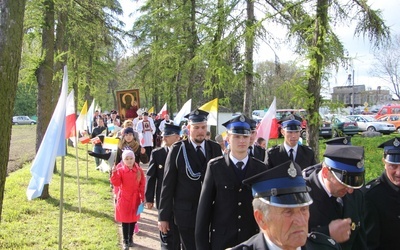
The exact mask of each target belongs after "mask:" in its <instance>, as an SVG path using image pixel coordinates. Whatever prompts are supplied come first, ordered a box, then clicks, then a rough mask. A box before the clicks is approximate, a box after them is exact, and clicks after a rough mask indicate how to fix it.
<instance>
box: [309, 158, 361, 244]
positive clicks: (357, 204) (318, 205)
mask: <svg viewBox="0 0 400 250" xmlns="http://www.w3.org/2000/svg"><path fill="white" fill-rule="evenodd" d="M314 168H315V170H314V171H313V172H312V173H311V174H310V175H309V176H306V177H305V179H306V182H307V185H308V186H309V187H311V191H310V195H311V198H312V199H313V203H312V204H311V205H310V219H309V221H308V230H310V231H316V232H321V233H323V234H326V235H328V236H329V223H330V222H331V221H333V220H336V219H343V218H351V221H352V224H353V223H354V224H353V225H354V230H352V231H351V236H350V239H349V240H348V241H346V242H344V243H341V244H340V245H341V247H342V249H367V245H366V234H365V225H364V217H363V216H364V197H363V194H362V193H361V190H357V189H355V190H354V191H353V193H352V194H346V195H345V196H344V197H343V198H342V199H343V205H344V206H343V215H341V214H340V213H339V212H338V211H337V209H335V204H334V203H333V202H332V199H331V198H330V197H329V196H328V194H327V193H326V191H325V189H324V188H323V186H322V185H321V183H320V182H319V180H318V172H319V171H320V170H321V168H322V164H318V165H317V166H314Z"/></svg>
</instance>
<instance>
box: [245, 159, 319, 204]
mask: <svg viewBox="0 0 400 250" xmlns="http://www.w3.org/2000/svg"><path fill="white" fill-rule="evenodd" d="M243 184H246V185H251V188H252V191H253V196H254V198H259V199H260V200H261V201H263V202H265V203H267V204H269V205H272V206H276V207H303V206H308V205H310V204H311V203H312V202H313V201H312V199H311V196H310V194H309V193H308V192H309V191H310V188H309V187H307V185H306V182H305V180H304V179H303V177H302V175H301V169H300V167H299V165H297V164H296V163H295V162H292V161H287V162H285V163H283V164H280V165H278V166H276V167H274V168H272V169H269V170H266V171H264V172H261V173H259V174H257V175H254V176H252V177H250V178H248V179H245V180H243Z"/></svg>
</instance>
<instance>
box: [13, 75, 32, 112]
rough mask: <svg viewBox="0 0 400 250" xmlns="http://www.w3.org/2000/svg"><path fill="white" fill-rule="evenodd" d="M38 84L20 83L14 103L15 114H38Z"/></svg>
mask: <svg viewBox="0 0 400 250" xmlns="http://www.w3.org/2000/svg"><path fill="white" fill-rule="evenodd" d="M36 98H37V86H34V85H28V84H23V83H20V84H18V88H17V95H16V98H15V103H14V112H13V114H14V115H27V116H33V115H36V105H33V104H34V103H36Z"/></svg>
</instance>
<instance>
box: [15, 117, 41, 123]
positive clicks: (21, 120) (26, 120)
mask: <svg viewBox="0 0 400 250" xmlns="http://www.w3.org/2000/svg"><path fill="white" fill-rule="evenodd" d="M12 124H13V125H25V124H30V125H33V124H36V121H35V120H32V119H31V118H29V116H13V119H12Z"/></svg>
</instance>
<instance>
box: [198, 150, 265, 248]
mask: <svg viewBox="0 0 400 250" xmlns="http://www.w3.org/2000/svg"><path fill="white" fill-rule="evenodd" d="M235 168H236V166H235V165H234V164H233V162H232V161H231V160H230V159H229V154H225V155H224V156H221V157H218V158H215V159H213V160H212V161H210V162H209V164H208V169H207V173H206V176H205V179H204V183H203V187H202V190H201V194H200V201H199V207H198V210H197V216H196V221H197V223H196V231H195V233H196V249H197V250H205V249H213V250H217V249H226V248H227V247H232V246H235V245H237V244H239V243H240V242H242V241H245V240H247V239H248V238H250V237H251V236H253V235H254V234H256V233H258V231H259V228H258V225H257V223H256V221H255V219H254V216H253V206H252V201H253V195H252V191H251V188H250V187H249V186H246V185H244V184H243V183H242V179H240V177H239V176H238V175H237V174H236V171H235ZM265 170H267V166H266V165H265V164H264V163H263V162H261V161H259V160H257V159H254V158H251V157H249V158H248V162H247V164H246V167H245V170H243V171H246V172H245V175H244V178H243V179H246V178H249V177H251V176H253V175H256V174H258V173H260V172H263V171H265ZM209 242H210V243H209Z"/></svg>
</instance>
